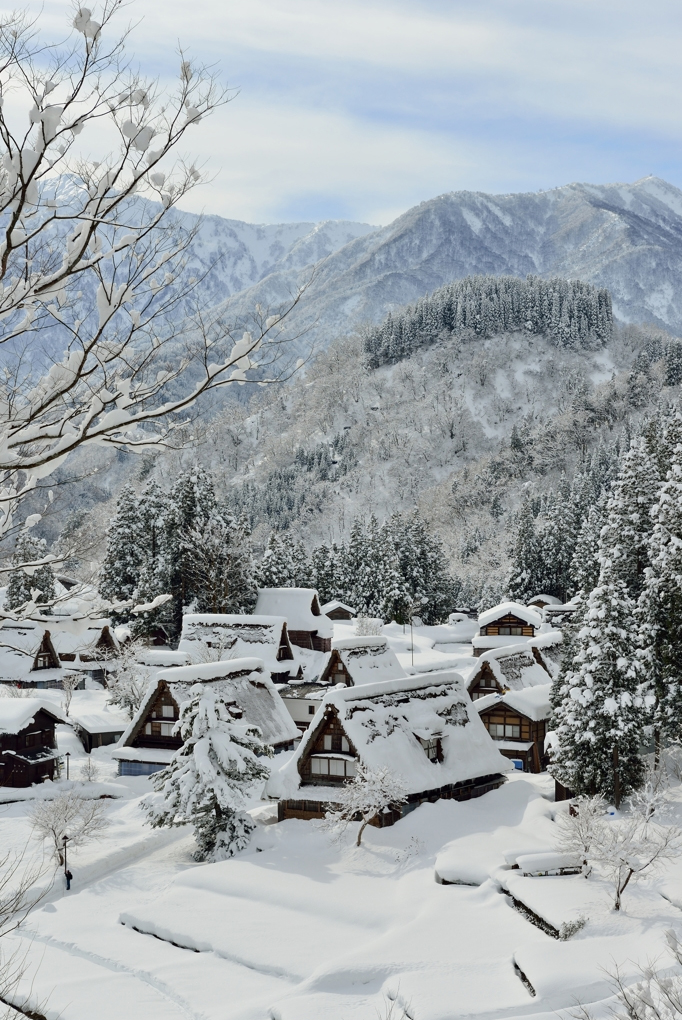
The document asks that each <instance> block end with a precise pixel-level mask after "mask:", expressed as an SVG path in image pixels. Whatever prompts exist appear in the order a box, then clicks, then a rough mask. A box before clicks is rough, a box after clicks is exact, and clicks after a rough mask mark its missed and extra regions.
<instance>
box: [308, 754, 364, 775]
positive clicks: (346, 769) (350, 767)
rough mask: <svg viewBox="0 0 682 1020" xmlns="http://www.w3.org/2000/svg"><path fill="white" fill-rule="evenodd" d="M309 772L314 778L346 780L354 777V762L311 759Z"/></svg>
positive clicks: (334, 759)
mask: <svg viewBox="0 0 682 1020" xmlns="http://www.w3.org/2000/svg"><path fill="white" fill-rule="evenodd" d="M310 770H311V772H312V774H313V775H314V776H339V777H340V778H344V777H346V778H348V777H352V776H354V775H355V762H354V761H350V760H348V759H346V758H318V757H315V758H311V759H310Z"/></svg>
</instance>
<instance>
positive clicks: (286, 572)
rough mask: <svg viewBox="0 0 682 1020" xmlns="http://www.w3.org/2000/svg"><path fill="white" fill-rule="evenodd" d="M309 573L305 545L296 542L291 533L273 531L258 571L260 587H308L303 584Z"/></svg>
mask: <svg viewBox="0 0 682 1020" xmlns="http://www.w3.org/2000/svg"><path fill="white" fill-rule="evenodd" d="M301 557H302V558H303V562H301ZM309 572H310V571H309V567H308V563H307V556H306V554H305V547H304V546H303V544H302V543H301V542H296V541H295V540H294V538H293V535H292V534H291V532H289V531H282V532H279V531H272V532H271V533H270V537H269V539H268V544H267V546H266V549H265V552H264V553H263V559H262V560H261V563H260V565H259V567H258V571H257V576H258V585H259V587H261V588H300V587H306V585H305V584H304V583H303V582H304V580H305V579H307V576H308V574H309Z"/></svg>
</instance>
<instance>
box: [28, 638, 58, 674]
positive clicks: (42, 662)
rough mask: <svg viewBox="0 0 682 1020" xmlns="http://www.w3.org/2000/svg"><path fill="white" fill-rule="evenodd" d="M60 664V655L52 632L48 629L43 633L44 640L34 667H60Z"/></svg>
mask: <svg viewBox="0 0 682 1020" xmlns="http://www.w3.org/2000/svg"><path fill="white" fill-rule="evenodd" d="M60 666H61V663H60V661H59V656H58V655H57V652H56V651H55V647H54V645H53V644H52V638H51V637H50V632H49V630H46V631H45V633H44V634H43V640H42V641H41V642H40V648H39V649H38V651H37V652H36V656H35V659H34V660H33V669H59V667H60Z"/></svg>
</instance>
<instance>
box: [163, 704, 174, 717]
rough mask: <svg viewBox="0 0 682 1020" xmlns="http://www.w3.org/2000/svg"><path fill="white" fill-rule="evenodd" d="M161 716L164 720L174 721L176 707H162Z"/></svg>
mask: <svg viewBox="0 0 682 1020" xmlns="http://www.w3.org/2000/svg"><path fill="white" fill-rule="evenodd" d="M161 715H162V716H163V717H164V719H174V718H175V706H174V705H164V706H163V707H162V709H161Z"/></svg>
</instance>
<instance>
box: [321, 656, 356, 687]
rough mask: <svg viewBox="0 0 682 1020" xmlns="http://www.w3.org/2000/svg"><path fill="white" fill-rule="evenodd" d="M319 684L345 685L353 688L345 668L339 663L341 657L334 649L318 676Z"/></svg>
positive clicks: (351, 680) (351, 679) (350, 677)
mask: <svg viewBox="0 0 682 1020" xmlns="http://www.w3.org/2000/svg"><path fill="white" fill-rule="evenodd" d="M320 683H321V684H345V685H346V687H352V686H353V678H352V676H351V675H350V673H349V672H348V669H347V668H346V666H344V664H343V662H342V661H341V656H340V655H339V652H338V651H337V649H336V648H335V649H334V651H333V652H332V654H331V655H330V657H329V662H328V663H327V665H326V666H325V668H324V672H323V673H322V675H321V676H320Z"/></svg>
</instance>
